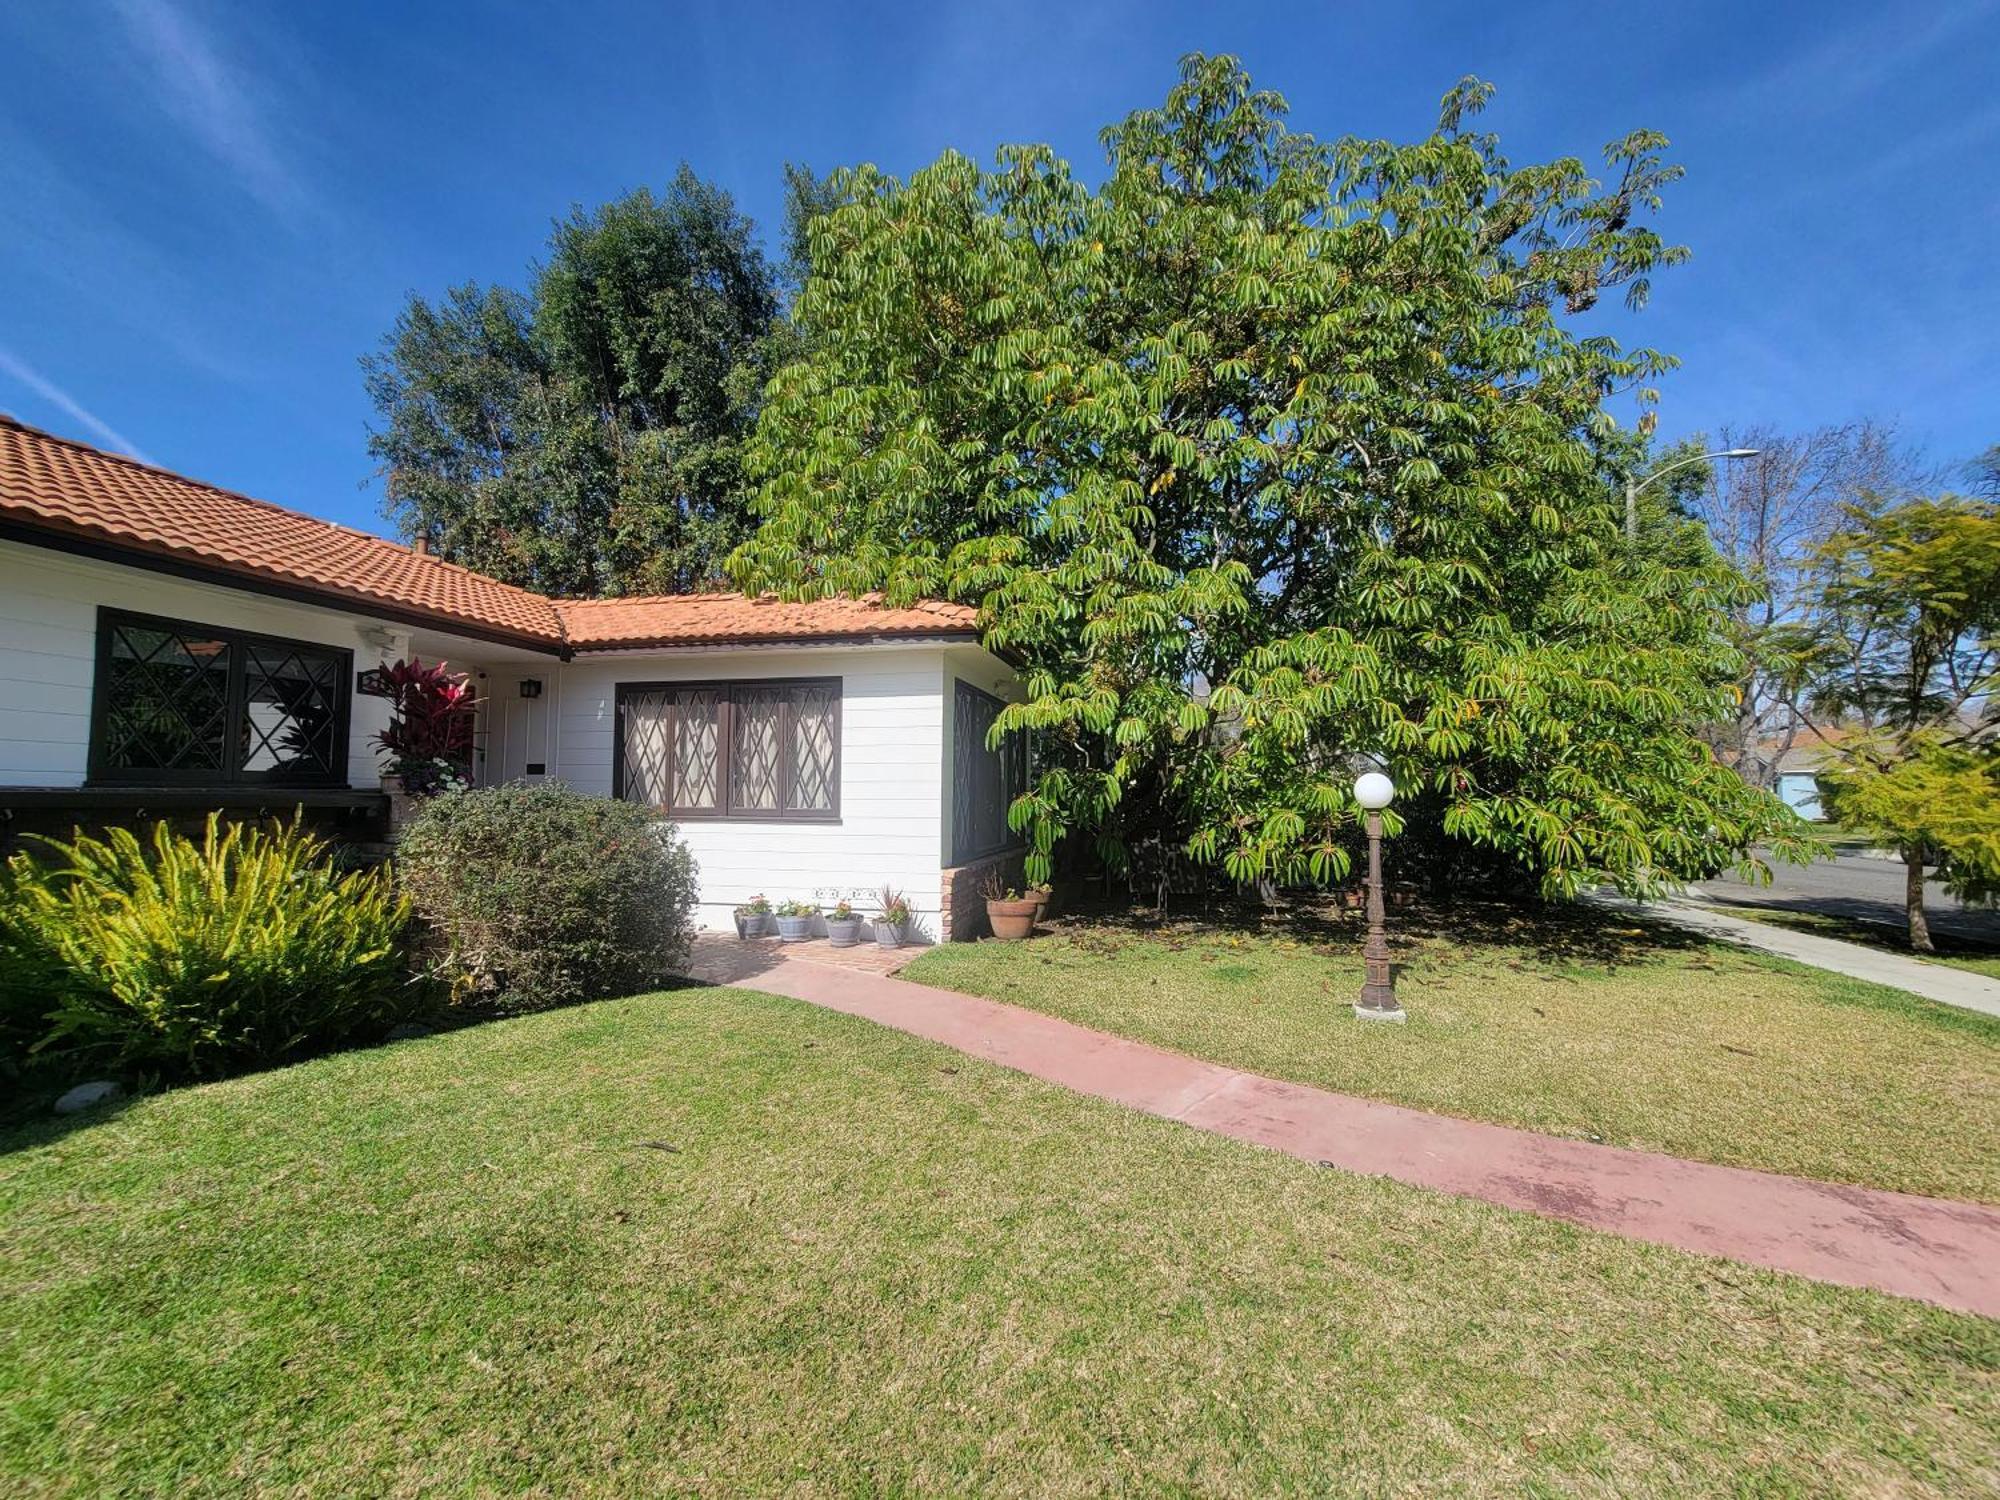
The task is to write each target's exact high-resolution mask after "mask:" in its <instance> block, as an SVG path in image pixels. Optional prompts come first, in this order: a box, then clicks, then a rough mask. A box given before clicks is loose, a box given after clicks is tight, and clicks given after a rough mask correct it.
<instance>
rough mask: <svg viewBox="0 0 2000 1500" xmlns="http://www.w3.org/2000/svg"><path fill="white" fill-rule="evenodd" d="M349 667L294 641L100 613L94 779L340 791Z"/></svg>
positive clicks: (339, 655) (344, 658) (330, 652)
mask: <svg viewBox="0 0 2000 1500" xmlns="http://www.w3.org/2000/svg"><path fill="white" fill-rule="evenodd" d="M351 661H352V657H351V656H350V655H349V653H347V652H345V651H339V650H335V649H332V648H330V647H326V646H314V645H309V644H307V643H305V642H302V641H281V640H274V639H272V638H270V637H268V636H255V635H248V634H245V633H242V632H239V631H228V630H216V629H213V628H211V627H209V626H205V625H190V624H185V623H182V622H180V621H175V620H156V619H152V618H150V617H147V616H142V615H128V614H124V613H122V612H120V611H116V610H103V611H100V613H99V619H98V632H97V677H96V684H95V690H94V694H93V725H92V732H91V773H90V774H91V779H92V780H94V781H123V782H140V783H143V782H158V783H163V784H171V785H196V786H201V785H227V784H230V783H235V782H273V783H280V784H288V785H333V784H337V783H339V782H341V781H343V780H344V779H345V778H346V774H347V746H346V736H347V714H348V701H349V700H348V690H349V683H350V675H349V666H350V663H351Z"/></svg>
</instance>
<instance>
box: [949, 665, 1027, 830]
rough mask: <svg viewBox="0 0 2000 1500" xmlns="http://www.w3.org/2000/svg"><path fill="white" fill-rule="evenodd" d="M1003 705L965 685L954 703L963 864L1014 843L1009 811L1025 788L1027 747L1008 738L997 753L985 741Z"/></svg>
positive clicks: (956, 812)
mask: <svg viewBox="0 0 2000 1500" xmlns="http://www.w3.org/2000/svg"><path fill="white" fill-rule="evenodd" d="M1003 707H1004V705H1003V704H1002V703H1001V702H1000V700H999V699H997V698H992V697H989V696H987V695H986V694H985V693H982V692H980V691H979V690H978V689H977V688H975V687H971V686H968V685H967V684H965V683H963V682H961V683H959V684H958V686H957V691H956V693H955V695H954V697H953V701H952V781H951V828H952V833H951V845H952V857H953V859H955V860H957V861H958V862H960V863H963V862H965V861H966V860H969V859H976V858H978V857H979V856H981V855H985V854H991V853H993V852H994V851H995V850H997V849H1004V848H1006V847H1007V846H1008V845H1009V844H1011V843H1012V842H1013V841H1014V836H1013V834H1012V832H1011V831H1010V830H1009V829H1008V827H1007V805H1008V804H1009V803H1010V802H1011V801H1013V799H1014V797H1015V796H1016V795H1018V794H1019V792H1020V791H1021V790H1023V788H1024V786H1025V783H1026V771H1027V761H1026V750H1027V747H1026V743H1025V741H1024V740H1023V739H1022V737H1021V736H1020V735H1018V734H1015V735H1009V736H1008V737H1007V739H1006V741H1005V742H1004V743H1003V744H1002V746H1001V748H1000V749H998V750H989V749H988V748H987V745H986V736H987V734H988V733H989V732H991V730H992V728H993V722H994V720H995V719H997V718H999V716H1000V711H1001V709H1002V708H1003Z"/></svg>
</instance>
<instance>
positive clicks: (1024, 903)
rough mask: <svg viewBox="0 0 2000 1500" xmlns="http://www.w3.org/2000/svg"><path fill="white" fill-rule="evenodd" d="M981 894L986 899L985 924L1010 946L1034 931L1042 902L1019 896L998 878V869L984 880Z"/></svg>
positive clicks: (1028, 895) (1032, 897) (1030, 896)
mask: <svg viewBox="0 0 2000 1500" xmlns="http://www.w3.org/2000/svg"><path fill="white" fill-rule="evenodd" d="M981 892H982V894H983V895H984V896H985V897H986V925H987V926H988V927H990V928H992V929H993V935H994V936H995V937H997V938H1001V939H1003V940H1005V941H1007V942H1010V943H1011V942H1018V941H1019V940H1020V939H1022V938H1025V937H1028V936H1030V935H1031V934H1032V933H1033V932H1034V930H1035V916H1036V914H1037V913H1038V912H1039V911H1040V910H1041V905H1042V903H1041V902H1040V901H1039V900H1037V899H1036V897H1035V895H1034V894H1033V892H1030V893H1029V894H1027V895H1025V896H1024V895H1022V894H1021V893H1020V892H1019V891H1017V890H1015V889H1014V888H1013V887H1012V886H1010V885H1008V884H1007V883H1006V882H1005V881H1004V880H1002V879H1001V878H1000V872H999V871H998V870H995V871H993V872H992V873H991V874H989V875H988V876H987V877H986V881H985V884H984V885H983V886H982V887H981Z"/></svg>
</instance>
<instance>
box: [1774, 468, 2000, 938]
mask: <svg viewBox="0 0 2000 1500" xmlns="http://www.w3.org/2000/svg"><path fill="white" fill-rule="evenodd" d="M1819 556H1820V559H1821V563H1822V568H1823V572H1822V575H1821V585H1820V587H1821V593H1820V599H1819V608H1818V611H1817V621H1818V625H1819V638H1820V641H1821V655H1820V660H1819V675H1818V679H1817V683H1816V687H1815V692H1814V699H1813V701H1814V704H1815V706H1816V707H1817V708H1818V709H1819V710H1820V711H1821V712H1822V713H1825V714H1828V715H1831V716H1835V717H1838V718H1840V719H1843V720H1845V721H1847V722H1848V724H1849V725H1850V726H1851V727H1852V728H1853V729H1854V731H1855V732H1853V733H1851V734H1849V735H1848V736H1846V737H1845V738H1843V739H1842V740H1841V741H1840V742H1839V746H1838V750H1837V752H1836V754H1835V756H1834V758H1833V759H1832V760H1831V761H1830V762H1829V764H1828V765H1827V767H1826V768H1825V773H1824V776H1825V781H1826V785H1827V805H1828V810H1829V811H1830V812H1831V813H1832V814H1833V816H1834V817H1835V818H1836V819H1837V820H1839V821H1840V822H1841V823H1843V824H1845V825H1846V826H1848V827H1850V828H1854V829H1856V830H1858V831H1861V832H1864V833H1867V834H1869V835H1870V836H1872V837H1874V838H1877V839H1880V840H1881V841H1883V842H1884V843H1887V844H1889V845H1891V846H1893V847H1895V848H1898V849H1900V850H1901V851H1902V854H1903V863H1904V868H1905V870H1906V872H1907V878H1906V880H1905V905H1906V908H1907V915H1908V921H1909V933H1910V945H1911V946H1912V947H1913V948H1916V949H1917V950H1918V951H1919V952H1928V951H1930V948H1931V938H1930V929H1929V926H1928V924H1927V923H1926V921H1925V919H1924V866H1925V864H1926V862H1935V864H1936V865H1937V867H1938V872H1939V874H1940V876H1941V877H1942V878H1943V880H1944V881H1945V883H1946V884H1947V886H1949V887H1950V888H1951V889H1952V890H1953V891H1955V892H1956V893H1957V894H1958V895H1959V896H1960V897H1961V898H1964V899H1967V900H1991V899H1993V898H1994V897H1995V896H1996V895H2000V704H1996V702H1995V696H1994V695H1995V693H1996V692H2000V502H1996V501H1992V500H1979V499H1968V498H1965V497H1963V496H1958V495H1941V496H1938V497H1935V498H1929V499H1922V500H1913V501H1908V502H1906V503H1904V504H1901V505H1895V506H1889V507H1886V508H1882V509H1871V508H1869V507H1867V506H1863V505H1854V506H1850V507H1848V510H1847V524H1846V525H1845V526H1844V527H1843V528H1842V529H1841V530H1840V531H1838V532H1836V533H1835V534H1834V535H1833V536H1832V537H1830V538H1829V539H1828V540H1827V541H1826V542H1825V543H1824V544H1823V545H1822V546H1821V548H1820V549H1819Z"/></svg>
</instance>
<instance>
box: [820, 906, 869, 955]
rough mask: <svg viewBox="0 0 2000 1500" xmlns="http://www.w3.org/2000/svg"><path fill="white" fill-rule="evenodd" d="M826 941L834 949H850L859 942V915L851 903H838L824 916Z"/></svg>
mask: <svg viewBox="0 0 2000 1500" xmlns="http://www.w3.org/2000/svg"><path fill="white" fill-rule="evenodd" d="M826 940H827V942H829V943H831V944H832V945H833V946H834V947H836V948H852V947H853V946H854V945H855V944H856V943H857V942H859V941H860V940H861V913H860V912H858V911H856V910H855V909H854V903H853V902H851V901H842V902H839V903H837V904H836V905H835V906H834V908H833V910H832V911H830V912H828V913H827V914H826Z"/></svg>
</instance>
